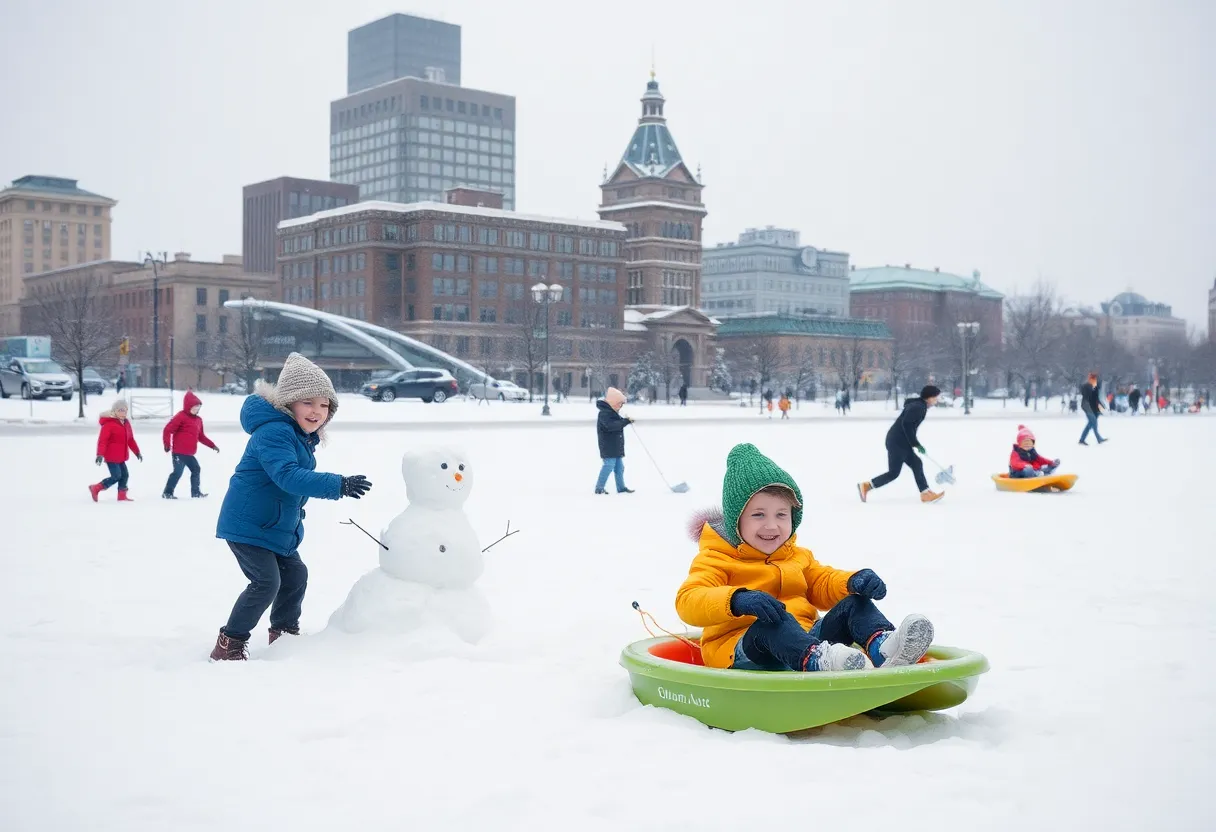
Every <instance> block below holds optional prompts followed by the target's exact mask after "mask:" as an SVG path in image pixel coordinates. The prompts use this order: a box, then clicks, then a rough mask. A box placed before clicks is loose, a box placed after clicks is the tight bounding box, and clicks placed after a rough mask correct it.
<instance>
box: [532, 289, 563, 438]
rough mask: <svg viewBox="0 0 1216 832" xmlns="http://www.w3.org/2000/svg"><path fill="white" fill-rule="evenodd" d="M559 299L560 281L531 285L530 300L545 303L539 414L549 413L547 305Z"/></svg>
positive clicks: (560, 294)
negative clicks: (542, 389) (542, 395)
mask: <svg viewBox="0 0 1216 832" xmlns="http://www.w3.org/2000/svg"><path fill="white" fill-rule="evenodd" d="M561 299H562V285H561V284H560V283H554V284H553V285H552V286H546V285H545V284H544V283H537V284H536V285H535V286H533V287H532V300H534V301H536V302H537V303H543V304H544V305H545V406H544V407H543V408H542V409H541V411H540V415H541V416H548V415H549V305H550V304H553V303H557V302H558V301H559V300H561Z"/></svg>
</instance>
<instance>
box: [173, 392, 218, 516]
mask: <svg viewBox="0 0 1216 832" xmlns="http://www.w3.org/2000/svg"><path fill="white" fill-rule="evenodd" d="M202 407H203V402H202V400H201V399H199V397H198V396H196V395H194V391H193V390H187V391H186V395H185V396H183V397H182V409H181V410H180V411H178V414H177V415H176V416H174V417H173V418H172V419H170V420H169V424H167V425H165V429H164V431H163V433H162V435H161V438H162V439H163V441H164V443H165V453H167V454H169V453H171V454H173V472H172V473H170V474H169V479H168V481H167V482H165V490H164V493H163V494H161V497H163V498H164V499H166V500H176V499H177V497H175V496H174V494H173V491H174V489H176V488H177V483H178V480H180V479H181V478H182V472H183V471H184V470H185V469H187V468H189V469H190V496H191V497H193V498H199V497H206V496H207V495H206V494H204V493H203V492H202V483H201V479H202V469H201V468H200V467H199V464H198V460H197V459H196V458H195V456H194V455H195V454H196V453H198V446H199V443H200V442H201V443H202V444H204V445H206V446H207V447H208V448H210V449H211V450H213V451H215V452H216V453H219V450H220V449H219V448H218V447H216V444H215V443H214V442H212V441H211V440H210V439H208V438H207V434H206V433H204V432H203V419H202V417H201V416H199V415H198V412H199V410H201V409H202Z"/></svg>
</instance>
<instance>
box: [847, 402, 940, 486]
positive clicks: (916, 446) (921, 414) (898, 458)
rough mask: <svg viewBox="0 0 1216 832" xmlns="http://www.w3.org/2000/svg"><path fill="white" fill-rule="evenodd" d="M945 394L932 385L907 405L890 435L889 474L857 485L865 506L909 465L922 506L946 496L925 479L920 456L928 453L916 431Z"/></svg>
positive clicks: (889, 432) (888, 447)
mask: <svg viewBox="0 0 1216 832" xmlns="http://www.w3.org/2000/svg"><path fill="white" fill-rule="evenodd" d="M941 394H942V391H941V390H939V389H938V388H936V387H934V386H933V385H932V384H930V385H927V386H925V387H924V388H923V389H922V390H921V391H920V395H919V396H917V397H916V398H913V399H908V400H907V401H906V402H904V409H903V410H902V411H900V414H899V416H898V418H896V420H895V424H893V425H891V428H890V430H888V431H887V440H886V445H887V473H885V474H880V475H879V476H877V477H875V478H874V479H872V480H870V481H868V482H862V483H858V484H857V493H858V494H859V495H860V496H861V501H862V502H863V503H864V502H865V501H866V495H867V494H869V493H870V492H871V491H873V490H874V489H875V488H882V487H883V486H884V485H886V484H887V483H889V482H891V481H893V480H895V479H897V478H898V477H899V472H900V471H901V470H902V469H903V467H904V466H905V465H907V466H908V467H909V468H911V469H912V476H913V477H915V479H916V487H917V488H918V489H920V501H921V502H922V503H933V502H936V501H938V500H940V499H941V498H942V497H944V496H945V493H944V492H940V491H931V490H930V489H929V481H928V480H926V479H925V466H924V464H923V463H922V462H921V461H920V458H919V457H917V455H916V454H917V453H920V454H922V455H923V454H924V452H925V448H924V446H923V445H921V444H920V440H918V439H917V438H916V429H917V428H918V427H920V423H921V422H923V421H925V415H926V414H927V413H928V412H929V408H931V407H933V405H935V404H937V397H938V396H940V395H941Z"/></svg>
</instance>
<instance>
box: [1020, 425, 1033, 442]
mask: <svg viewBox="0 0 1216 832" xmlns="http://www.w3.org/2000/svg"><path fill="white" fill-rule="evenodd" d="M1024 439H1029V440H1030V441H1031V442H1034V441H1035V439H1034V434H1033V433H1032V432H1031V430H1030V428H1028V427H1026V426H1025V425H1018V444H1019V445H1021V444H1022V440H1024Z"/></svg>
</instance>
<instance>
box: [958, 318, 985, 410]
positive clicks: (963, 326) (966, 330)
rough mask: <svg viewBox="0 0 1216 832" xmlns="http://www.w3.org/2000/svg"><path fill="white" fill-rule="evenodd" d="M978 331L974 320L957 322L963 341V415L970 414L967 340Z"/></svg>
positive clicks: (969, 375)
mask: <svg viewBox="0 0 1216 832" xmlns="http://www.w3.org/2000/svg"><path fill="white" fill-rule="evenodd" d="M979 331H980V325H979V324H978V323H976V322H974V321H973V322H971V323H959V325H958V334H959V337H960V338H961V339H962V341H963V415H964V416H970V415H971V391H970V390H969V389H968V388H969V387H970V386H971V372H970V369H969V368H968V366H967V341H968V340H969V338H970V336H972V335H975V334H976V333H978V332H979Z"/></svg>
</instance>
